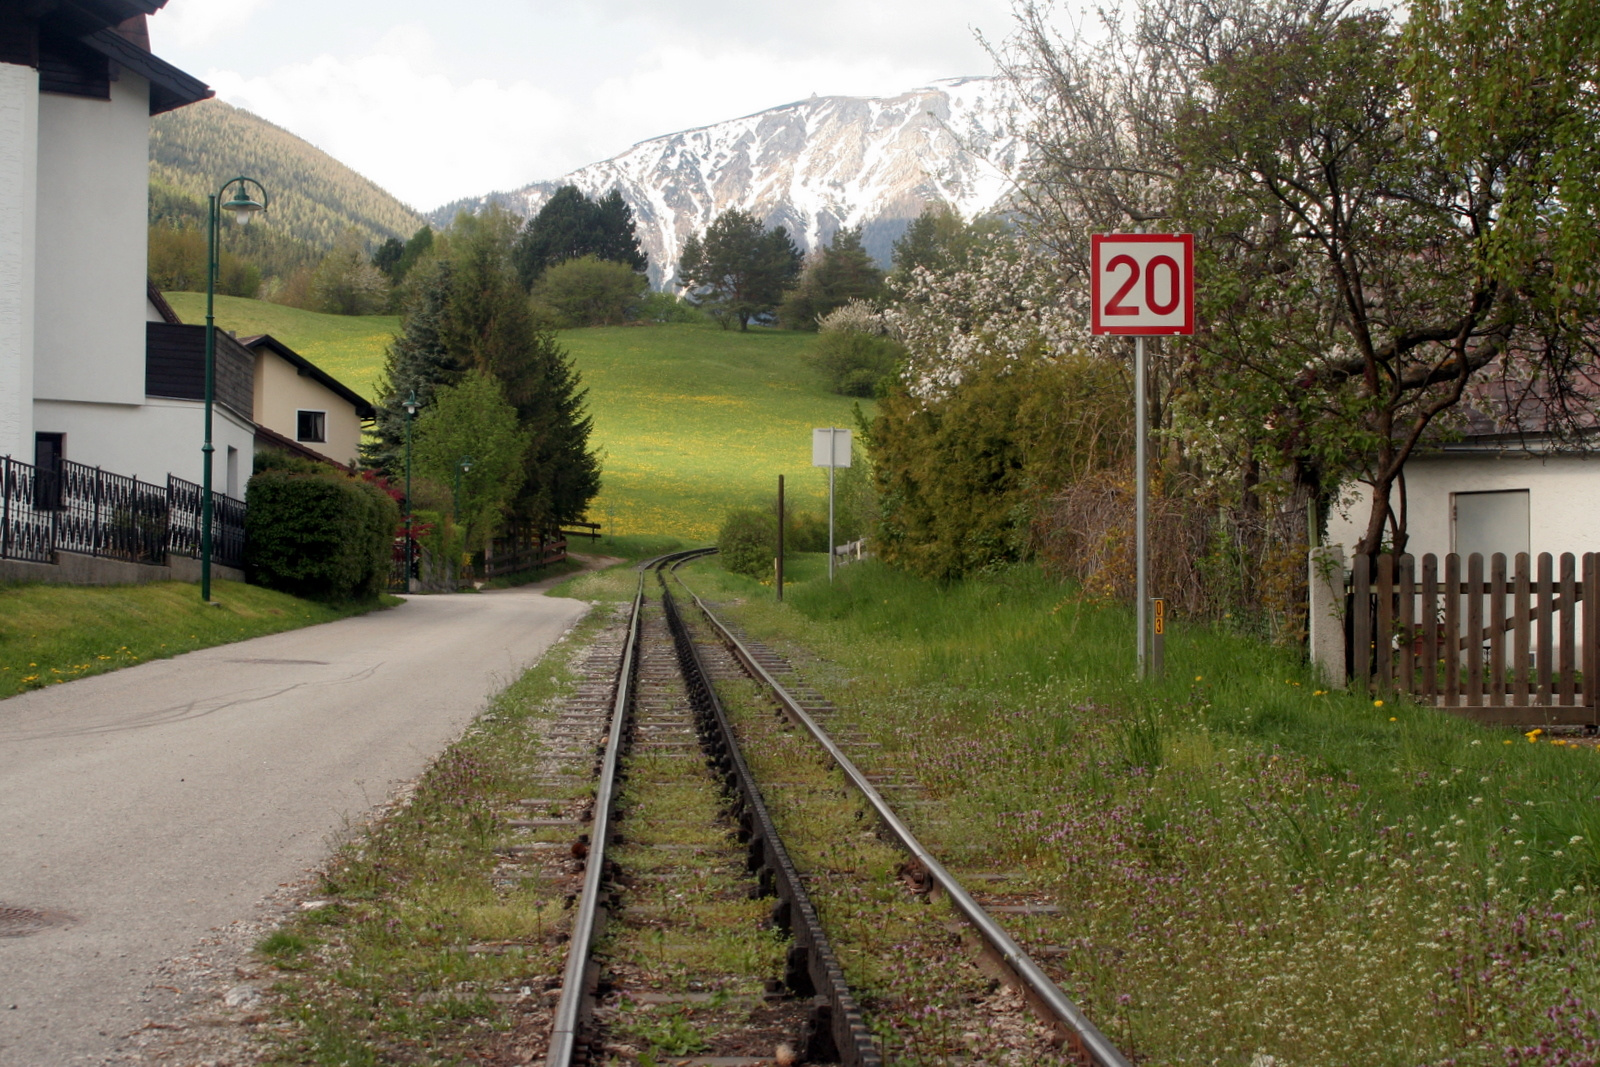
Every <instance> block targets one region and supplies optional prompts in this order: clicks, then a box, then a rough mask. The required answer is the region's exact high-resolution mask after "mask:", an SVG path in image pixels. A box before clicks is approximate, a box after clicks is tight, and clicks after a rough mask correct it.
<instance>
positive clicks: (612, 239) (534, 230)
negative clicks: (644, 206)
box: [513, 185, 648, 292]
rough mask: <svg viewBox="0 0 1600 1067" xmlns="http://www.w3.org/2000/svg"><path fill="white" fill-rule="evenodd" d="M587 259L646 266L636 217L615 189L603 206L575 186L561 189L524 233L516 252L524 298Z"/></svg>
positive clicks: (518, 274)
mask: <svg viewBox="0 0 1600 1067" xmlns="http://www.w3.org/2000/svg"><path fill="white" fill-rule="evenodd" d="M584 256H594V257H595V258H596V259H606V260H611V261H612V262H615V263H625V264H627V265H628V266H629V267H631V268H632V269H634V270H636V271H642V270H644V269H645V267H646V265H647V263H648V261H647V260H646V258H645V254H644V251H643V250H642V249H641V248H640V247H639V238H638V234H637V233H636V232H635V228H634V222H633V211H632V210H631V209H630V208H629V207H628V205H627V202H626V201H624V200H623V199H622V193H621V192H619V191H618V190H616V189H613V190H611V192H609V193H607V194H606V195H605V196H604V197H602V198H601V199H600V201H599V203H596V202H595V201H593V200H590V199H589V198H588V197H586V196H584V195H583V193H582V192H581V191H580V190H579V189H578V187H577V186H575V185H564V186H562V187H561V188H560V189H557V190H556V192H555V195H554V196H552V197H551V198H550V199H549V200H547V201H545V204H544V206H543V207H542V208H540V209H539V213H538V214H537V215H535V216H534V217H533V218H531V219H529V220H528V223H527V225H526V226H525V227H523V230H522V233H521V235H520V236H518V238H517V241H516V248H515V250H514V252H513V258H514V260H515V262H516V268H517V278H518V280H519V281H521V283H522V288H523V291H525V292H526V291H530V290H532V288H533V285H534V283H535V282H537V281H538V280H539V278H540V276H542V275H543V274H544V272H545V271H547V270H549V269H550V268H551V267H554V266H555V265H556V264H558V263H565V262H566V261H567V260H569V259H581V258H582V257H584Z"/></svg>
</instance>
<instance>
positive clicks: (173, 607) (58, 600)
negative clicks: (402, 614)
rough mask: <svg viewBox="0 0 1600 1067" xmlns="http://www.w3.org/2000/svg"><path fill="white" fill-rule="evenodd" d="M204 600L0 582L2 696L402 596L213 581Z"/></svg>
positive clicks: (117, 588)
mask: <svg viewBox="0 0 1600 1067" xmlns="http://www.w3.org/2000/svg"><path fill="white" fill-rule="evenodd" d="M212 599H214V600H215V601H216V602H217V603H218V604H219V605H220V606H219V607H207V606H206V605H204V604H202V603H201V602H200V593H199V587H198V586H195V585H193V584H190V583H188V582H153V583H150V584H148V585H113V586H70V585H35V584H27V585H9V586H5V585H0V697H8V696H13V695H15V694H17V693H21V692H26V691H27V690H30V689H41V688H43V687H45V686H47V685H55V684H58V683H61V682H67V681H71V680H72V679H74V678H84V677H87V676H89V675H91V674H101V673H104V672H105V671H109V670H116V669H117V668H119V667H128V666H132V665H133V664H135V663H143V662H144V661H146V660H152V659H165V658H167V657H168V656H176V655H178V654H180V653H183V652H193V651H194V650H196V649H200V648H210V647H212V646H213V645H224V644H228V643H230V642H233V641H243V640H245V639H247V638H251V637H261V636H264V635H266V634H274V633H279V632H281V631H284V630H294V629H298V628H299V627H302V626H314V625H316V624H317V623H323V622H332V621H333V620H335V619H342V618H346V617H348V616H351V615H359V614H362V613H363V612H367V611H372V610H373V609H375V608H378V607H383V606H387V605H393V604H399V603H401V601H400V600H399V598H397V597H384V598H383V599H382V601H380V602H375V603H365V604H323V603H318V602H316V601H310V600H301V599H299V598H298V597H292V596H289V595H288V594H286V593H278V592H274V591H273V590H270V589H262V588H260V587H259V586H254V585H245V584H244V583H243V582H228V581H220V580H219V581H216V582H214V583H213V584H212Z"/></svg>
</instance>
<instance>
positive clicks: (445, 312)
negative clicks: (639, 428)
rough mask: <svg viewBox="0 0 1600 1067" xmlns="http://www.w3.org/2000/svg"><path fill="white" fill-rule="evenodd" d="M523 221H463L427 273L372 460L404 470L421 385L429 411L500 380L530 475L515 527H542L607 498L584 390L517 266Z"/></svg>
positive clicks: (512, 516) (389, 373)
mask: <svg viewBox="0 0 1600 1067" xmlns="http://www.w3.org/2000/svg"><path fill="white" fill-rule="evenodd" d="M516 235H517V222H516V219H515V218H514V217H513V216H511V215H510V214H509V213H507V212H505V211H500V210H490V211H488V212H485V213H484V214H482V215H461V216H458V217H457V219H456V222H455V224H454V225H453V226H452V227H451V229H450V231H449V232H448V233H447V234H446V235H445V237H444V239H442V240H441V241H440V242H439V251H438V254H437V258H435V259H433V260H431V261H427V260H425V261H424V264H428V263H430V262H431V264H432V265H431V266H429V265H424V266H422V267H421V268H419V271H420V276H419V277H418V278H417V282H418V284H417V291H416V296H415V297H414V298H413V301H412V304H411V309H410V312H409V313H408V314H407V316H406V319H405V323H404V328H403V330H402V334H401V336H400V337H399V338H397V339H396V341H395V344H394V345H393V346H392V347H391V349H390V354H389V363H388V365H387V366H386V368H385V376H384V380H383V383H382V384H381V385H380V387H379V389H380V398H381V399H380V403H379V415H378V427H377V434H376V436H377V440H376V442H375V443H374V445H373V446H372V447H371V448H370V449H369V450H368V452H367V456H368V462H370V463H373V464H374V465H377V466H381V467H382V468H383V469H384V470H386V471H388V472H390V473H391V474H398V473H400V472H401V471H403V470H404V466H405V410H404V402H405V400H406V397H407V396H408V395H409V393H410V390H411V389H413V388H415V389H416V391H417V392H416V395H417V399H418V400H419V401H420V402H421V403H422V404H423V405H424V406H426V405H428V404H429V403H430V402H431V400H432V398H433V395H434V393H435V392H436V391H437V389H439V388H440V387H441V386H444V385H453V384H455V383H456V382H458V381H460V380H461V377H462V376H463V375H464V374H466V373H467V372H469V371H473V370H476V371H479V372H481V373H483V374H486V375H489V376H491V377H493V378H495V379H496V380H497V381H498V382H499V383H500V386H501V387H502V388H503V389H504V391H505V397H506V399H507V400H508V401H509V402H510V403H511V405H512V407H514V408H515V409H516V412H517V421H518V425H519V426H520V427H521V429H522V430H523V431H524V432H525V433H526V434H527V439H528V445H527V449H526V452H525V456H524V462H523V466H524V470H525V472H526V478H525V479H524V480H523V482H522V486H521V489H520V490H519V491H518V492H517V494H516V495H515V496H514V497H513V498H512V500H511V502H510V505H509V507H508V509H507V517H508V519H509V520H510V521H512V522H516V523H523V524H526V525H529V526H532V527H535V528H538V529H544V528H548V527H551V526H555V525H558V524H559V523H562V522H569V521H572V520H575V519H579V518H582V516H583V514H584V511H585V509H586V508H587V507H588V505H589V501H590V500H592V499H593V498H594V495H595V494H596V493H598V492H599V491H600V460H599V457H597V456H596V455H595V454H594V453H593V452H592V451H590V449H589V434H590V431H591V429H592V427H593V423H592V420H591V419H590V418H589V416H588V414H587V413H586V411H585V410H584V399H585V396H586V391H585V390H584V389H583V387H582V384H581V382H580V381H579V378H578V373H577V371H576V369H574V367H573V365H572V360H571V358H570V357H569V356H568V355H567V353H566V351H565V350H563V349H562V348H561V346H560V345H559V344H557V343H556V335H555V331H554V330H552V329H550V328H549V327H547V326H544V325H542V324H541V323H539V322H538V321H537V320H536V319H535V317H534V315H533V313H532V310H531V309H530V307H529V305H528V299H527V296H526V295H525V294H524V293H523V292H522V289H521V286H520V285H519V284H518V282H517V276H516V271H515V269H514V267H513V266H512V249H513V246H514V244H515V242H516Z"/></svg>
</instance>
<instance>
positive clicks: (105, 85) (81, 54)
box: [39, 30, 111, 100]
mask: <svg viewBox="0 0 1600 1067" xmlns="http://www.w3.org/2000/svg"><path fill="white" fill-rule="evenodd" d="M39 91H40V92H41V93H62V94H64V95H66V96H87V97H91V98H93V99H95V100H110V99H111V60H110V58H109V57H107V56H106V55H105V54H104V53H102V52H98V51H96V50H95V49H93V48H90V47H89V46H88V45H86V44H84V43H83V42H82V41H79V40H74V39H73V38H71V37H65V36H61V35H59V34H56V33H51V32H49V31H48V30H47V31H46V32H44V33H42V34H40V36H39Z"/></svg>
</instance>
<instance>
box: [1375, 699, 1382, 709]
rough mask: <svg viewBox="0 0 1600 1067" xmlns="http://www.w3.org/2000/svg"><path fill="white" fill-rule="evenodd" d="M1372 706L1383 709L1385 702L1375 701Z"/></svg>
mask: <svg viewBox="0 0 1600 1067" xmlns="http://www.w3.org/2000/svg"><path fill="white" fill-rule="evenodd" d="M1372 706H1373V707H1375V708H1381V707H1383V701H1381V700H1374V701H1373V702H1372Z"/></svg>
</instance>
